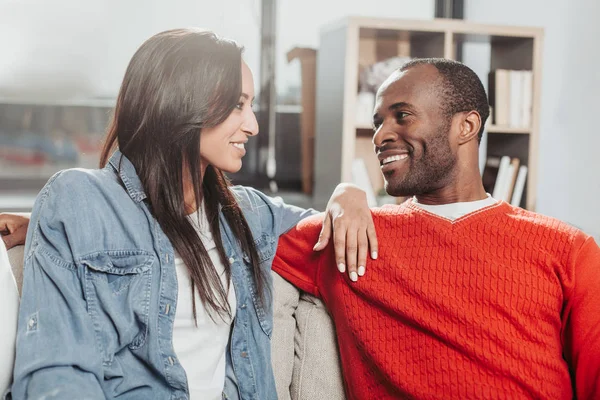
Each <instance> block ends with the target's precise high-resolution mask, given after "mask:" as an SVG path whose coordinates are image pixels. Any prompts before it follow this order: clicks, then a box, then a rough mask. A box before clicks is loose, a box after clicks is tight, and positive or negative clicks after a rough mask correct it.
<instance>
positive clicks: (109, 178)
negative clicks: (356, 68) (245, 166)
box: [12, 151, 314, 400]
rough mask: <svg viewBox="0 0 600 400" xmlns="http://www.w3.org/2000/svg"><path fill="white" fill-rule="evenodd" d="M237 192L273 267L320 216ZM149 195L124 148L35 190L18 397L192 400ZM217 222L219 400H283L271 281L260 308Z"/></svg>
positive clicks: (245, 266)
mask: <svg viewBox="0 0 600 400" xmlns="http://www.w3.org/2000/svg"><path fill="white" fill-rule="evenodd" d="M231 190H232V191H233V193H234V194H235V196H236V197H237V198H238V203H239V205H240V207H241V209H242V211H243V213H244V216H245V218H246V220H247V221H248V225H249V226H250V228H251V229H252V233H253V235H254V239H255V245H256V248H257V251H258V255H259V259H260V266H261V268H264V269H265V270H267V271H270V268H271V262H272V260H273V257H274V254H275V250H276V248H277V241H278V238H279V236H280V235H281V234H283V233H284V232H285V231H287V230H289V229H290V228H291V227H293V226H294V225H295V224H296V223H297V222H298V221H299V220H301V219H302V218H304V217H306V216H308V215H310V214H312V213H313V212H314V211H313V210H303V209H300V208H297V207H293V206H288V205H286V204H284V203H283V202H281V201H280V200H278V199H272V198H270V197H267V196H265V195H264V194H262V193H260V192H258V191H256V190H253V189H251V188H246V187H233V188H231ZM145 199H146V195H145V194H144V191H143V189H142V185H141V182H140V180H139V178H138V176H137V174H136V172H135V168H134V166H133V165H132V164H131V162H130V161H129V160H128V159H127V158H126V157H125V156H123V155H122V154H121V153H120V152H119V151H117V152H115V154H114V155H113V156H112V157H111V159H110V162H109V163H108V164H107V166H106V167H105V168H103V169H100V170H84V169H71V170H65V171H61V172H59V173H57V174H56V175H55V176H54V177H53V178H51V179H50V181H49V182H48V183H47V184H46V186H45V187H44V189H43V190H42V191H41V193H40V194H39V196H38V198H37V200H36V203H35V206H34V209H33V212H32V215H31V222H30V226H29V231H28V234H27V245H26V248H25V267H24V279H23V294H22V301H21V306H20V311H19V324H18V332H17V356H16V361H15V370H14V383H13V386H12V396H13V397H12V398H13V399H25V398H27V399H42V398H43V399H83V398H85V399H104V398H107V399H187V398H188V389H187V388H188V385H187V379H186V374H185V371H184V370H183V368H182V366H181V364H180V363H179V362H178V359H177V355H176V354H175V352H174V350H173V343H172V339H173V321H174V317H175V311H176V308H177V276H176V273H175V265H174V255H173V254H174V251H173V247H172V245H171V243H170V242H169V240H168V239H167V237H166V236H165V234H164V233H163V232H162V230H161V228H160V226H159V225H158V223H157V222H156V220H155V219H154V218H153V217H152V215H151V213H150V211H149V208H148V204H147V202H146V201H145ZM220 221H221V236H222V240H223V245H224V248H225V254H226V255H227V256H228V258H229V262H230V264H231V275H232V281H233V286H234V289H235V293H236V298H237V309H236V318H235V320H234V323H233V327H232V331H231V336H230V340H229V344H228V348H227V366H226V378H225V387H224V390H223V398H224V399H256V400H269V399H276V398H277V394H276V391H275V381H274V377H273V371H272V367H271V344H270V337H271V331H272V327H273V309H272V298H271V297H270V295H269V293H271V292H272V281H271V274H270V272H268V273H267V274H266V275H267V276H268V279H269V282H268V283H269V284H268V285H267V286H268V287H267V288H266V289H267V292H268V293H265V298H266V299H267V301H265V306H264V307H263V306H261V304H260V303H259V301H258V299H259V293H257V292H256V287H255V285H254V281H253V279H252V271H251V265H250V264H249V259H248V257H247V256H246V255H245V254H244V253H243V252H242V250H241V249H240V247H239V245H238V243H237V241H236V240H235V238H234V237H233V235H232V232H231V229H230V228H229V227H228V225H227V223H226V221H225V219H224V217H223V215H220Z"/></svg>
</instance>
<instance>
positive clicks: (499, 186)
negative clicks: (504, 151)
mask: <svg viewBox="0 0 600 400" xmlns="http://www.w3.org/2000/svg"><path fill="white" fill-rule="evenodd" d="M510 167H511V165H510V157H509V156H502V158H500V166H499V168H498V178H497V179H496V184H495V185H494V191H493V192H492V197H493V198H494V199H497V200H503V199H505V198H506V192H507V191H508V186H509V182H508V181H509V179H510V176H509V174H510Z"/></svg>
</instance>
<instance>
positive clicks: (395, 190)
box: [385, 182, 419, 197]
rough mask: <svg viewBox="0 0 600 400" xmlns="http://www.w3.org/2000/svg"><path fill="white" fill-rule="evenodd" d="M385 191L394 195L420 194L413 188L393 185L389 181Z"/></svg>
mask: <svg viewBox="0 0 600 400" xmlns="http://www.w3.org/2000/svg"><path fill="white" fill-rule="evenodd" d="M385 192H386V193H387V194H388V195H390V196H393V197H412V196H416V195H418V194H419V193H416V191H415V190H414V189H412V188H405V187H398V186H393V185H390V184H388V183H387V182H386V183H385Z"/></svg>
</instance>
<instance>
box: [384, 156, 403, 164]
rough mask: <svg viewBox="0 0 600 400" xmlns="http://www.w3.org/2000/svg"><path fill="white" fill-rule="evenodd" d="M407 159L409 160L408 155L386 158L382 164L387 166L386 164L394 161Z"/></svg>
mask: <svg viewBox="0 0 600 400" xmlns="http://www.w3.org/2000/svg"><path fill="white" fill-rule="evenodd" d="M406 158H408V154H400V155H397V156H390V157H386V158H384V159H383V162H382V164H383V165H385V164H389V163H391V162H394V161H400V160H404V159H406Z"/></svg>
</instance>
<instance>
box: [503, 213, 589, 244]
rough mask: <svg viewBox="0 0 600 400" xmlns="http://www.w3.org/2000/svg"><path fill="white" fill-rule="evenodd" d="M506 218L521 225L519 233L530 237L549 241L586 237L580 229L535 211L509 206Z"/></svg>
mask: <svg viewBox="0 0 600 400" xmlns="http://www.w3.org/2000/svg"><path fill="white" fill-rule="evenodd" d="M508 207H509V208H508V211H507V213H506V217H507V218H508V219H509V220H510V221H511V222H512V221H514V222H515V223H516V224H518V225H519V231H522V232H524V233H528V234H530V235H534V236H539V237H546V238H548V239H564V240H573V239H575V238H577V237H586V238H587V236H588V235H586V234H585V233H584V232H583V231H581V230H580V229H578V228H576V227H574V226H572V225H570V224H568V223H566V222H564V221H561V220H559V219H558V218H554V217H550V216H547V215H544V214H540V213H537V212H534V211H529V210H525V209H523V208H520V207H515V206H511V205H509V206H508Z"/></svg>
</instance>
